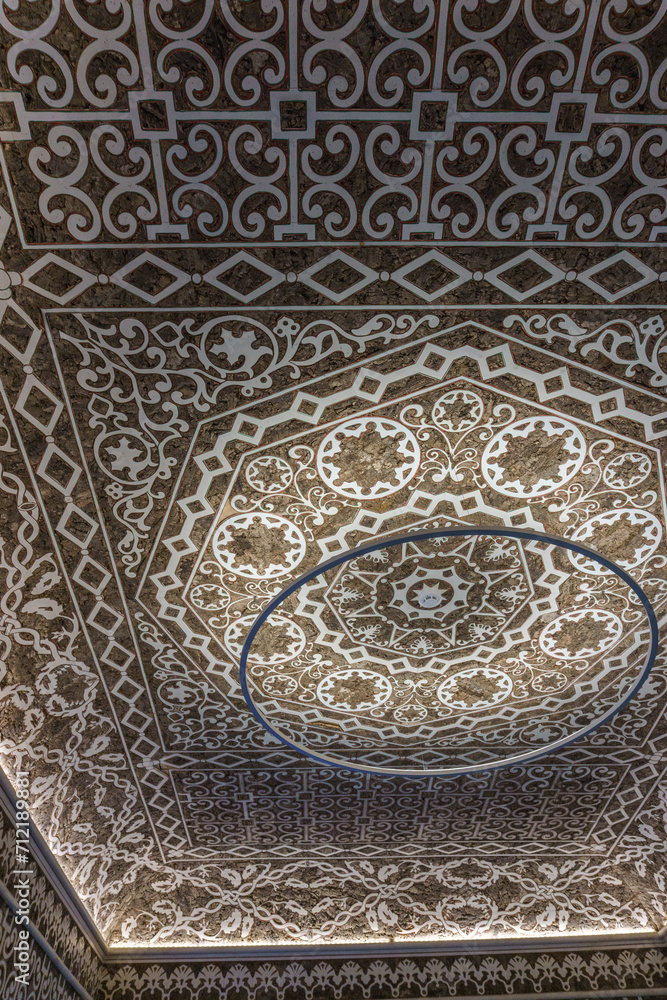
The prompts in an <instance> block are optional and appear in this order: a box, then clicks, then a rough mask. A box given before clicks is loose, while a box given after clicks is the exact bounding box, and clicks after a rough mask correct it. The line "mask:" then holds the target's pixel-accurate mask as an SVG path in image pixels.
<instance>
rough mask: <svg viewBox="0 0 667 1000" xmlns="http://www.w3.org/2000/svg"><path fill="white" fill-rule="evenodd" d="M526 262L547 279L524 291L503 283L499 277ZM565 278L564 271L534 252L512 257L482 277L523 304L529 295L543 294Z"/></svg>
mask: <svg viewBox="0 0 667 1000" xmlns="http://www.w3.org/2000/svg"><path fill="white" fill-rule="evenodd" d="M526 261H532V262H533V264H536V265H537V266H538V267H539V268H541V269H542V270H543V271H545V272H546V273H547V274H548V275H549V277H548V278H545V279H544V281H538V283H537V284H536V285H532V286H531V287H530V288H527V289H526V290H525V291H523V292H522V291H521V290H520V289H518V288H515V287H514V285H510V284H509V283H508V282H507V281H504V280H503V279H502V278H501V277H500V275H501V274H505V273H506V272H507V271H513V270H514V269H515V268H517V267H520V266H521V264H523V263H525V262H526ZM564 277H565V271H561V269H560V268H559V267H556V265H555V264H552V262H551V261H550V260H547V259H546V258H545V257H543V256H542V254H540V253H537V251H536V250H526V251H525V253H522V254H519V256H518V257H513V258H512V260H508V261H505V263H504V264H501V265H500V266H499V267H494V269H493V270H492V271H487V272H486V274H485V275H484V278H485V280H486V281H488V282H489V284H491V285H494V286H495V287H496V288H498V289H499V290H500V291H501V292H505V294H506V295H509V296H510V298H512V299H514V301H515V302H525V300H526V299H529V298H530V297H531V295H536V294H537V293H538V292H543V291H544V289H545V288H549V287H550V286H551V285H555V284H557V282H559V281H562V280H563V278H564Z"/></svg>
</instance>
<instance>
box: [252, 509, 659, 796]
mask: <svg viewBox="0 0 667 1000" xmlns="http://www.w3.org/2000/svg"><path fill="white" fill-rule="evenodd" d="M460 535H464V536H465V535H467V536H480V535H490V536H496V537H502V538H518V539H526V540H527V541H538V542H546V543H547V544H550V545H556V546H558V547H559V548H561V549H568V550H569V551H570V552H577V553H579V554H580V555H584V556H587V557H588V558H589V559H592V560H594V561H595V562H597V563H600V565H602V566H605V567H606V568H607V569H610V570H611V571H612V572H613V573H615V574H616V576H618V577H619V578H620V579H621V580H623V582H624V583H625V584H627V586H628V587H629V588H630V590H632V592H633V593H634V594H636V596H637V597H638V598H639V600H640V601H641V603H642V605H643V607H644V611H645V612H646V617H647V619H648V622H649V626H650V629H651V644H650V646H649V650H648V653H647V654H646V661H645V663H644V666H643V668H642V671H641V673H640V675H639V677H638V678H637V680H636V681H635V682H634V683H633V685H632V686H631V688H630V690H629V692H628V693H627V694H626V695H625V697H624V698H623V699H622V700H621V701H620V702H619V703H618V705H615V706H614V707H613V708H611V709H609V710H608V711H607V712H605V713H604V715H602V716H601V717H600V718H599V719H598V720H596V721H595V722H594V723H591V725H589V726H585V727H584V728H583V729H582V730H580V731H579V732H577V733H574V734H573V735H571V736H563V737H561V739H560V740H554V742H553V743H550V744H549V745H548V746H547V747H540V749H538V750H526V751H523V752H522V753H519V754H514V755H513V756H512V757H508V758H505V759H503V760H502V761H497V762H496V761H485V762H484V763H483V764H471V765H470V766H467V767H463V768H462V767H453V768H396V769H391V770H389V769H388V768H384V767H359V766H357V765H355V764H353V763H351V762H349V761H342V760H340V759H336V758H335V757H328V756H327V755H326V754H321V753H313V752H312V751H311V750H307V749H306V748H305V747H303V746H301V745H300V744H299V743H297V742H295V741H294V740H290V739H289V738H288V737H287V736H283V735H282V734H281V733H280V732H278V731H277V730H276V729H274V728H273V726H272V725H271V724H270V723H269V722H268V721H267V719H266V718H265V717H264V716H263V715H262V713H261V712H260V711H259V709H258V708H257V706H256V705H255V703H254V701H253V699H252V697H251V694H250V689H249V687H248V676H247V671H248V656H249V654H250V648H251V646H252V644H253V640H254V639H255V636H256V635H257V633H258V632H259V630H260V628H261V627H262V625H263V624H264V622H265V621H266V620H267V618H268V617H269V616H270V615H271V614H273V612H274V611H275V610H276V608H279V607H280V605H281V604H282V603H283V601H285V600H286V599H287V598H288V597H289V596H290V594H293V593H294V592H295V591H296V590H299V588H300V587H302V586H303V585H304V584H305V583H309V582H310V581H311V580H314V579H316V577H318V576H321V575H322V574H323V573H326V572H327V571H328V570H330V569H335V567H336V566H341V565H342V564H343V563H345V562H349V561H350V560H352V559H358V558H359V557H360V556H364V555H367V554H368V553H369V552H377V551H378V550H379V549H388V548H391V547H392V546H394V545H404V544H406V543H407V542H424V541H429V540H431V539H433V538H454V537H457V536H460ZM658 639H659V635H658V621H657V618H656V615H655V611H654V610H653V605H652V604H651V602H650V601H649V599H648V597H647V596H646V594H645V593H644V591H643V590H642V588H641V587H640V586H639V584H638V583H636V581H635V580H633V579H632V577H631V576H630V575H629V574H628V573H626V571H625V570H624V569H621V567H620V566H617V565H616V564H615V563H613V562H612V561H611V560H610V559H607V558H606V557H605V556H601V555H599V554H598V553H597V552H595V551H594V550H593V549H589V548H588V547H587V546H585V545H580V544H579V543H578V542H571V541H569V540H568V539H567V538H559V537H558V536H557V535H547V534H543V533H541V532H536V531H527V530H525V529H523V528H477V527H473V526H470V527H465V528H446V529H443V530H442V531H424V532H416V533H415V534H410V535H400V536H399V535H393V536H391V537H389V538H386V539H384V540H383V541H381V542H374V543H372V544H369V545H361V546H359V547H358V548H356V549H349V550H348V551H347V552H343V553H341V554H339V555H337V556H333V557H332V558H331V559H328V560H327V561H326V562H323V563H320V564H319V565H318V566H317V567H316V568H315V569H312V570H309V571H308V572H307V573H303V574H302V575H301V576H299V577H298V578H297V579H296V580H294V582H293V583H291V584H290V585H289V587H286V588H285V590H281V592H280V593H279V594H278V595H277V596H276V597H274V598H273V600H272V601H270V602H269V604H267V606H266V608H265V609H264V611H262V613H261V614H260V615H259V616H258V617H257V619H256V621H255V622H254V623H253V625H252V628H251V629H250V631H249V632H248V635H247V637H246V640H245V642H244V644H243V649H242V650H241V661H240V666H241V690H242V691H243V697H244V698H245V700H246V703H247V705H248V708H249V709H250V711H251V712H252V714H253V715H254V716H255V718H256V719H257V721H258V722H259V723H260V724H261V725H262V726H263V727H264V729H266V730H267V731H268V732H270V733H271V734H272V735H273V736H275V737H276V739H277V740H280V742H281V743H283V744H284V745H285V746H288V747H291V748H292V749H293V750H296V751H297V752H298V753H300V754H303V755H304V756H306V757H309V758H310V759H311V760H314V761H317V762H318V763H319V764H326V765H327V766H328V767H339V768H344V769H345V770H349V771H360V772H362V773H364V774H388V775H394V776H399V777H414V778H423V777H429V776H431V775H457V774H471V773H473V772H475V771H489V770H492V769H493V770H495V769H497V768H500V767H508V766H510V765H511V764H518V763H527V762H528V761H533V760H538V759H539V758H540V757H544V756H546V755H547V754H550V753H553V751H554V750H558V749H560V748H561V747H564V746H568V745H569V744H570V743H573V742H574V741H575V740H578V739H581V738H582V737H583V736H587V735H588V734H589V733H592V732H594V730H596V729H598V728H599V727H600V726H602V725H604V724H605V723H606V722H608V721H609V720H610V719H611V718H613V716H614V715H616V714H617V713H618V712H620V711H621V709H622V708H624V707H625V706H626V705H627V704H628V702H629V701H630V700H631V699H632V698H634V696H635V694H636V693H637V691H638V690H639V688H640V687H641V686H642V684H643V683H644V681H645V680H646V678H647V677H648V675H649V673H650V672H651V669H652V667H653V664H654V663H655V658H656V656H657V654H658Z"/></svg>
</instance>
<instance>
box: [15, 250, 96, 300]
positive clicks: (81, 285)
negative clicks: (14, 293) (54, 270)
mask: <svg viewBox="0 0 667 1000" xmlns="http://www.w3.org/2000/svg"><path fill="white" fill-rule="evenodd" d="M49 267H59V268H60V270H61V271H68V272H69V273H70V274H72V275H74V276H75V277H77V278H78V279H79V280H78V281H77V282H76V284H74V285H72V286H71V287H70V288H68V289H67V291H66V292H63V293H62V295H56V293H55V292H51V291H49V289H48V288H44V286H43V285H38V284H36V283H35V282H34V281H33V280H32V279H33V278H34V277H35V275H37V274H40V273H41V272H42V271H45V270H46V269H47V268H49ZM21 279H22V284H23V287H24V288H29V289H30V290H31V291H33V292H37V294H38V295H42V296H43V297H44V298H45V299H50V300H51V302H56V303H57V304H58V305H59V306H64V305H67V303H68V302H71V301H72V299H76V298H77V297H78V296H79V295H81V294H82V293H83V292H85V291H86V289H88V288H90V287H91V285H94V284H95V283H96V281H97V277H96V276H95V275H93V274H91V273H90V272H89V271H84V269H83V268H82V267H77V265H76V264H72V263H71V262H70V261H68V260H63V259H62V258H61V257H58V256H56V254H54V253H47V254H44V256H43V257H40V258H39V259H38V260H36V261H34V263H32V264H31V265H30V267H27V268H26V269H25V271H23V273H22V275H21Z"/></svg>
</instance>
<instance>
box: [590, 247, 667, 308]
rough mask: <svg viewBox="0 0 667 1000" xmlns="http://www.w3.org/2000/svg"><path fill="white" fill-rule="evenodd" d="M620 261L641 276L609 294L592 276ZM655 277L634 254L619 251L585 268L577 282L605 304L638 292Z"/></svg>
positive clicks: (655, 274) (601, 272) (654, 273)
mask: <svg viewBox="0 0 667 1000" xmlns="http://www.w3.org/2000/svg"><path fill="white" fill-rule="evenodd" d="M621 261H623V263H624V264H627V265H628V266H629V267H631V268H632V269H633V270H634V271H636V272H637V273H638V274H639V275H641V277H640V278H639V279H638V280H637V281H633V282H632V283H631V284H629V285H625V286H624V287H623V288H621V289H620V290H619V291H617V292H610V291H609V289H607V288H605V287H604V285H601V284H599V282H597V281H593V280H592V275H594V274H603V273H604V271H606V270H608V269H609V268H611V267H613V265H614V264H618V263H620V262H621ZM657 277H658V275H657V273H656V272H655V271H654V270H653V269H652V268H650V267H649V266H648V265H647V264H645V263H644V262H643V261H641V260H639V259H638V258H637V257H635V256H634V254H631V253H628V251H627V250H621V251H620V253H616V254H614V256H613V257H608V258H607V260H602V261H600V263H599V264H594V265H593V266H592V267H588V268H586V270H585V271H582V272H581V274H580V275H579V278H578V280H579V281H580V282H581V283H582V285H586V286H587V287H588V288H590V289H592V290H593V291H594V292H597V294H598V295H601V296H602V298H603V299H606V301H607V302H617V301H618V300H619V299H622V298H625V296H626V295H630V294H631V293H632V292H636V291H638V290H639V289H640V288H643V287H644V286H645V285H650V284H651V282H652V281H655V280H656V279H657Z"/></svg>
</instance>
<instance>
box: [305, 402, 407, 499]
mask: <svg viewBox="0 0 667 1000" xmlns="http://www.w3.org/2000/svg"><path fill="white" fill-rule="evenodd" d="M419 459H420V450H419V445H418V443H417V439H416V437H415V436H414V434H413V433H412V431H411V430H408V428H407V427H404V426H403V424H399V423H398V422H397V421H396V420H387V419H385V418H384V417H356V418H355V419H354V420H347V421H345V423H343V424H339V426H338V427H336V428H335V429H334V430H332V431H330V432H329V433H328V434H327V436H326V437H325V438H324V440H323V441H322V443H321V445H320V447H319V449H318V452H317V470H318V473H319V475H320V476H321V478H322V479H323V480H324V482H325V483H326V484H327V486H328V487H329V488H330V489H332V490H334V491H335V492H336V493H339V494H340V495H341V496H344V497H349V498H350V499H352V500H369V499H372V500H377V499H380V498H382V497H387V496H390V495H391V494H392V493H398V491H399V490H400V489H402V488H403V487H404V486H406V485H407V484H408V483H409V482H410V480H411V479H412V478H413V477H414V476H415V475H416V473H417V470H418V469H419Z"/></svg>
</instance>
